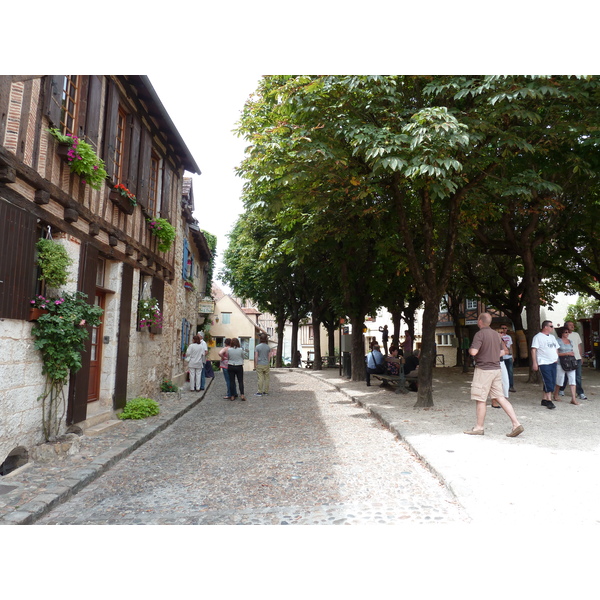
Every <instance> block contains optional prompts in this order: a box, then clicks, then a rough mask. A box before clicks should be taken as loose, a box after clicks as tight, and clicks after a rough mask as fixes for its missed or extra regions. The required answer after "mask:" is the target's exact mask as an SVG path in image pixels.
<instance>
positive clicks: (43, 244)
mask: <svg viewBox="0 0 600 600" xmlns="http://www.w3.org/2000/svg"><path fill="white" fill-rule="evenodd" d="M36 248H37V252H38V255H37V263H38V265H39V267H40V271H41V274H40V280H44V281H45V282H46V285H47V286H49V287H51V288H59V287H61V286H63V285H65V283H67V279H68V275H69V272H68V267H69V266H71V265H72V264H73V261H72V260H71V258H70V257H69V255H68V254H67V251H66V250H65V247H64V246H62V245H61V244H59V243H58V242H55V241H54V240H50V239H46V238H40V239H39V240H38V241H37V243H36Z"/></svg>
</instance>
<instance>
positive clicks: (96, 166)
mask: <svg viewBox="0 0 600 600" xmlns="http://www.w3.org/2000/svg"><path fill="white" fill-rule="evenodd" d="M48 132H49V133H50V134H51V135H52V137H53V138H54V139H55V140H56V141H57V142H58V144H57V148H56V152H57V154H59V155H60V156H61V157H62V158H64V160H66V161H67V163H68V164H69V169H70V170H71V173H75V174H77V175H79V177H81V181H82V182H83V183H86V184H88V185H89V186H91V187H93V188H94V189H95V190H99V189H100V188H101V187H102V184H103V183H104V180H105V179H106V177H107V174H106V170H105V168H104V166H105V165H104V161H103V160H102V159H101V158H98V156H97V155H96V153H95V152H94V149H93V148H92V146H91V145H90V144H88V143H87V142H86V141H84V140H82V139H80V138H79V137H77V136H76V135H73V134H71V133H67V134H63V133H61V131H60V130H59V129H57V128H55V127H53V128H51V129H48Z"/></svg>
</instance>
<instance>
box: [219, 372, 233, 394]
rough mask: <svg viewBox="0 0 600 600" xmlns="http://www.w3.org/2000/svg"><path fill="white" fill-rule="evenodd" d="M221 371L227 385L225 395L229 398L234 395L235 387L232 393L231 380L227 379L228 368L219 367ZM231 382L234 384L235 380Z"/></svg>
mask: <svg viewBox="0 0 600 600" xmlns="http://www.w3.org/2000/svg"><path fill="white" fill-rule="evenodd" d="M221 371H223V378H224V379H225V385H226V386H227V393H226V395H227V396H229V397H230V398H231V396H235V389H234V390H233V393H232V391H231V382H230V381H229V369H221ZM233 384H234V385H235V381H234V382H233Z"/></svg>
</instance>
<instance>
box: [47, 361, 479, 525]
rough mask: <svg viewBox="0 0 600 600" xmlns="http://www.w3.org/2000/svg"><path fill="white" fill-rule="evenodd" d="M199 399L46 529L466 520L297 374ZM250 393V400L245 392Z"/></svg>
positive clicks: (315, 383)
mask: <svg viewBox="0 0 600 600" xmlns="http://www.w3.org/2000/svg"><path fill="white" fill-rule="evenodd" d="M255 378H256V375H255V373H253V372H247V373H245V379H246V384H247V397H248V402H245V403H244V402H241V401H236V402H230V401H227V400H223V399H222V391H223V390H222V389H221V388H222V387H223V386H222V381H221V380H220V378H218V376H217V380H216V381H215V383H214V384H213V385H211V387H210V389H209V391H208V392H207V394H206V396H205V397H204V400H203V401H202V402H201V403H200V404H198V405H197V406H196V407H195V408H193V409H192V410H190V411H189V412H188V413H186V415H184V416H183V417H182V418H180V419H179V420H177V421H176V422H175V423H174V424H173V425H171V426H170V427H168V428H167V429H166V430H165V431H163V432H162V433H160V434H159V435H158V436H156V437H154V438H153V439H151V440H150V441H148V442H147V443H145V444H144V445H143V446H142V447H141V448H139V449H138V450H136V451H135V452H134V453H133V454H131V455H130V456H129V457H127V458H125V459H124V460H122V461H121V462H119V463H118V464H117V465H116V466H114V467H113V468H112V469H111V470H110V471H108V472H107V473H105V474H104V475H102V476H101V477H100V478H98V479H97V480H96V481H94V482H92V483H91V484H90V485H88V486H87V487H86V488H85V489H83V490H82V491H81V492H79V493H78V494H77V495H76V496H74V497H73V498H72V499H70V500H69V501H67V502H65V503H64V504H62V505H60V506H58V507H57V508H55V509H54V510H53V511H51V512H50V513H49V514H48V515H47V516H45V517H43V518H42V519H40V520H39V521H37V523H39V524H187V525H191V524H206V525H208V524H221V525H225V524H311V525H317V524H394V523H402V522H410V523H419V524H421V523H463V522H467V521H468V517H467V515H466V513H465V512H464V511H463V509H462V508H461V507H460V506H459V504H458V503H457V502H456V500H455V498H454V497H453V496H452V495H451V494H450V493H449V492H448V490H447V489H446V488H445V487H444V486H443V485H442V484H441V483H440V481H439V480H438V479H437V478H436V477H435V476H434V475H432V473H431V472H430V471H429V470H428V469H426V468H425V467H424V466H423V464H422V463H421V462H420V461H419V460H418V459H417V458H416V457H415V456H414V455H413V454H412V453H411V452H410V451H409V450H408V448H407V446H406V445H405V444H404V443H403V442H401V441H399V440H398V439H397V438H396V437H395V436H394V435H393V434H392V433H391V432H390V431H389V430H388V429H386V428H385V427H384V426H383V425H381V424H380V423H379V422H378V421H377V420H376V419H375V418H374V417H373V416H371V415H369V414H368V412H367V411H366V410H365V409H364V408H361V407H360V406H357V405H356V404H355V403H353V402H352V401H351V400H350V399H349V398H348V397H347V396H346V395H344V394H342V393H340V392H339V391H337V390H335V389H332V388H331V386H330V385H328V384H327V383H326V382H323V381H321V380H319V379H318V378H314V377H308V376H307V375H306V374H305V373H301V372H297V371H288V370H285V371H284V370H282V371H275V372H272V373H271V393H270V394H269V395H268V396H264V397H257V396H254V395H253V392H251V390H255V389H256V381H255ZM248 392H249V393H248Z"/></svg>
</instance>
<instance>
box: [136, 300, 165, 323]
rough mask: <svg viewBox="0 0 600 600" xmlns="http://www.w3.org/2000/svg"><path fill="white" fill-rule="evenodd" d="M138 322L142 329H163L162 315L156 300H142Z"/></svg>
mask: <svg viewBox="0 0 600 600" xmlns="http://www.w3.org/2000/svg"><path fill="white" fill-rule="evenodd" d="M138 322H139V324H140V329H144V327H148V328H150V327H158V328H159V329H160V328H162V322H163V318H162V314H161V312H160V307H159V304H158V300H157V299H156V298H147V299H142V300H140V301H139V302H138Z"/></svg>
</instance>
